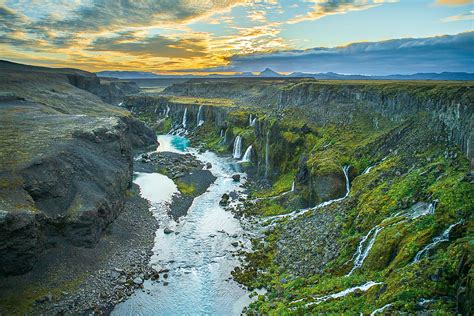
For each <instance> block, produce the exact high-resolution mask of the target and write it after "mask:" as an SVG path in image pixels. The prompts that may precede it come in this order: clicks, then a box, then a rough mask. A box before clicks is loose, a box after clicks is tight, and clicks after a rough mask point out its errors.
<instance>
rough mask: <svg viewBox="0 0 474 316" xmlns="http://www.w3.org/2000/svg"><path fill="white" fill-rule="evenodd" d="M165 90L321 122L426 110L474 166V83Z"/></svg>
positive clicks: (203, 84)
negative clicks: (300, 111)
mask: <svg viewBox="0 0 474 316" xmlns="http://www.w3.org/2000/svg"><path fill="white" fill-rule="evenodd" d="M164 93H165V94H171V95H185V96H190V97H206V96H207V97H221V98H230V99H233V100H236V101H238V102H239V103H240V104H245V105H254V106H258V107H260V108H262V107H264V108H270V109H274V110H275V109H284V108H288V107H303V108H305V110H308V111H311V113H312V114H313V115H312V116H311V119H312V120H313V121H314V122H316V123H319V124H327V123H331V122H332V123H339V124H341V123H342V124H347V123H350V122H351V120H352V117H353V116H354V114H355V112H354V111H357V110H364V111H368V112H369V113H374V112H375V113H380V114H381V115H382V116H383V117H385V118H388V119H389V120H391V121H402V120H406V119H407V118H409V117H410V116H412V115H414V114H417V113H420V112H426V113H428V114H429V116H430V118H431V124H434V125H436V124H439V123H440V124H441V126H442V127H443V128H445V129H446V131H447V135H448V136H447V137H449V140H450V141H452V142H453V143H455V144H457V145H458V146H460V148H461V149H462V150H463V151H464V153H465V154H466V156H467V157H468V158H469V159H470V161H471V166H474V151H473V149H472V148H473V145H474V134H473V133H474V132H473V131H474V126H473V124H474V123H473V122H474V119H473V112H474V108H473V104H474V92H473V87H472V84H470V83H462V82H461V83H456V82H419V81H417V82H393V81H392V82H385V81H380V82H378V81H376V82H365V81H354V82H347V81H346V82H337V81H336V82H334V81H318V80H301V79H300V80H295V79H293V80H275V81H271V82H269V80H262V79H254V80H242V79H235V80H227V81H226V80H209V79H207V80H198V79H195V80H191V81H190V82H188V83H178V84H174V85H172V86H171V87H168V88H167V89H165V90H164ZM373 124H374V125H376V124H377V122H376V121H374V122H373ZM441 126H440V127H441Z"/></svg>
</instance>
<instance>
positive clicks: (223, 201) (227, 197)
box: [219, 193, 230, 205]
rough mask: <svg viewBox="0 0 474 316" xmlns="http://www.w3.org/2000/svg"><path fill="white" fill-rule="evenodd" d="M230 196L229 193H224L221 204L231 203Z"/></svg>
mask: <svg viewBox="0 0 474 316" xmlns="http://www.w3.org/2000/svg"><path fill="white" fill-rule="evenodd" d="M229 198H230V196H229V194H227V193H224V194H223V195H222V197H221V200H220V202H219V204H220V205H227V204H228V203H229Z"/></svg>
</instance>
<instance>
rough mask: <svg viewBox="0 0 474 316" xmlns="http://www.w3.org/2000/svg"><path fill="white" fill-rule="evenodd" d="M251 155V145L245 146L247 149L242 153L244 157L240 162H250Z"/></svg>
mask: <svg viewBox="0 0 474 316" xmlns="http://www.w3.org/2000/svg"><path fill="white" fill-rule="evenodd" d="M251 155H252V145H250V146H249V147H247V150H246V151H245V153H244V157H243V158H242V161H241V162H250V157H251Z"/></svg>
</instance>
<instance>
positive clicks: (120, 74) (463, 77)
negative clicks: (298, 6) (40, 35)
mask: <svg viewBox="0 0 474 316" xmlns="http://www.w3.org/2000/svg"><path fill="white" fill-rule="evenodd" d="M95 74H96V75H97V76H98V77H100V78H109V77H112V78H118V79H128V80H133V79H167V78H169V79H174V78H184V79H185V78H189V79H191V78H255V77H261V78H314V79H322V80H439V81H442V80H458V81H472V80H474V73H468V72H441V73H413V74H409V75H404V74H391V75H384V76H371V75H360V74H339V73H335V72H325V73H304V72H292V73H290V74H288V75H286V74H281V73H278V72H276V71H274V70H272V69H270V68H265V69H264V70H263V71H261V72H259V73H258V74H255V73H252V72H240V73H236V74H232V75H224V74H209V75H193V74H183V75H162V74H156V73H153V72H143V71H112V70H106V71H99V72H96V73H95Z"/></svg>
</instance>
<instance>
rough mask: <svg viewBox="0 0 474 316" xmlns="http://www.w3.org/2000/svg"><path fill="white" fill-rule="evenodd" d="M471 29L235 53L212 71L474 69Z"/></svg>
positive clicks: (473, 44)
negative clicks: (305, 47)
mask: <svg viewBox="0 0 474 316" xmlns="http://www.w3.org/2000/svg"><path fill="white" fill-rule="evenodd" d="M473 56H474V32H466V33H460V34H457V35H445V36H436V37H428V38H403V39H394V40H388V41H381V42H365V43H364V42H363V43H353V44H350V45H347V46H342V47H334V48H326V47H318V48H313V49H307V50H286V51H279V52H274V53H269V54H251V55H236V56H233V57H231V58H230V59H229V61H230V64H229V66H227V67H221V68H216V69H213V70H215V71H259V70H262V69H264V68H266V67H270V68H272V69H273V70H276V71H281V72H292V71H302V72H331V71H332V72H339V73H351V74H370V75H383V74H393V73H401V74H408V73H415V72H442V71H467V72H474V58H473Z"/></svg>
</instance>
